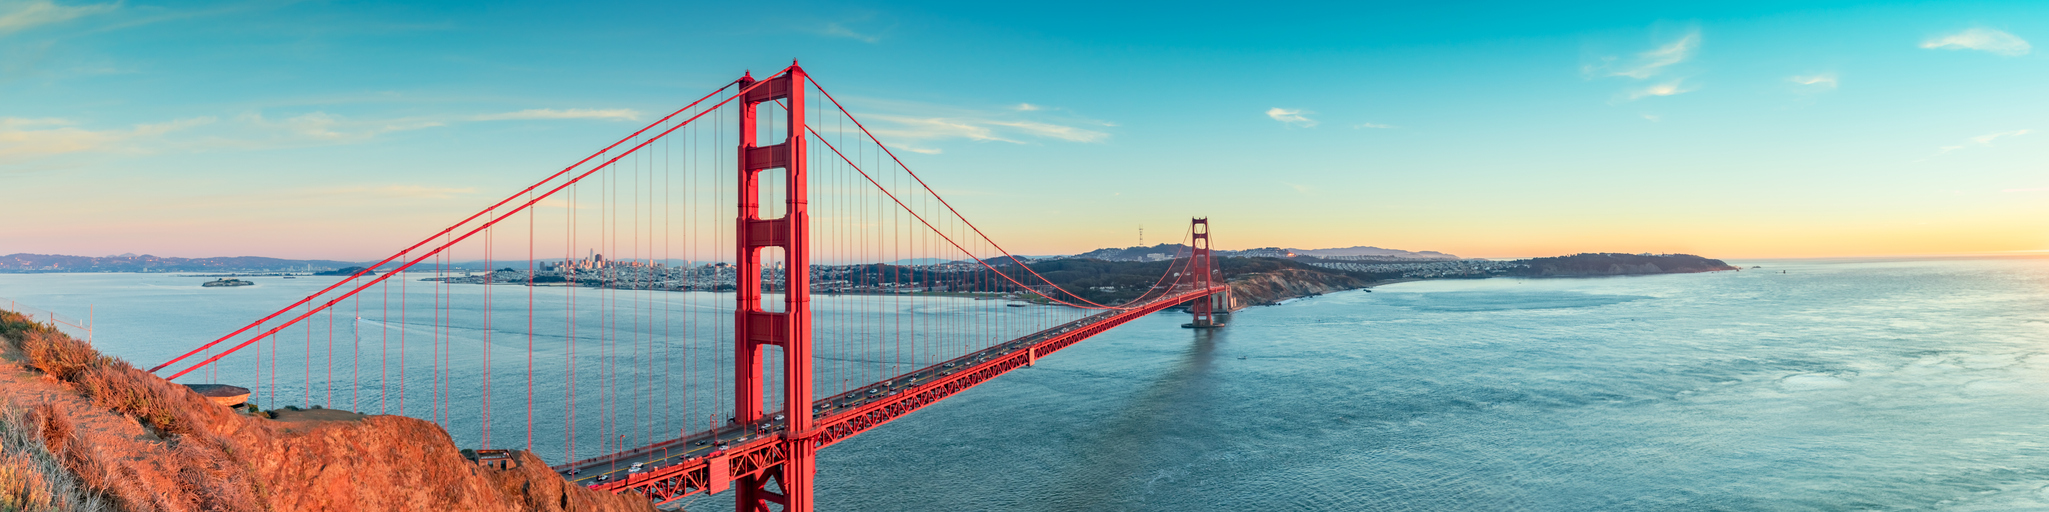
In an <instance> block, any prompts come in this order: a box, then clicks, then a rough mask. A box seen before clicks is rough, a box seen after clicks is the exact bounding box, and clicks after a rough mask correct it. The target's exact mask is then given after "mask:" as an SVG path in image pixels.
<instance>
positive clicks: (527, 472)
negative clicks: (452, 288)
mask: <svg viewBox="0 0 2049 512" xmlns="http://www.w3.org/2000/svg"><path fill="white" fill-rule="evenodd" d="M0 338H5V343H0V405H4V407H5V408H6V409H5V410H4V411H0V434H4V435H0V452H4V453H0V509H10V510H11V509H23V510H143V511H200V510H209V511H210V510H532V511H566V510H578V511H581V510H591V511H615V510H616V511H652V510H654V507H653V505H651V504H650V503H649V502H648V501H647V500H646V499H644V498H640V497H638V496H630V495H614V494H606V493H600V492H596V491H592V490H589V489H585V488H583V487H580V486H576V485H572V484H570V483H569V482H567V481H564V480H563V479H562V478H561V477H559V476H557V475H555V473H554V472H553V471H551V470H550V469H549V468H548V467H547V466H546V464H545V463H543V462H541V461H540V460H539V459H538V458H535V457H533V456H532V455H531V454H527V453H524V452H513V458H514V460H515V461H516V464H514V465H513V466H514V467H511V468H506V469H499V468H493V467H486V466H481V465H478V464H477V463H474V462H471V461H470V460H468V459H466V458H465V457H464V455H463V453H462V452H461V450H459V449H458V448H457V447H456V446H455V444H454V443H453V442H452V441H451V439H450V438H449V436H448V433H447V432H446V431H444V430H442V429H441V427H439V426H437V425H434V424H432V423H428V422H425V421H421V420H417V419H413V418H407V417H401V416H367V415H361V414H356V413H352V412H346V411H338V410H320V409H315V410H304V411H292V410H286V411H273V412H272V413H265V414H244V413H240V412H237V411H235V410H233V409H229V408H226V407H222V406H220V405H216V404H213V403H211V402H209V401H208V400H207V399H206V398H204V397H202V396H200V395H199V394H197V393H194V392H192V391H191V390H190V389H188V388H186V387H184V386H181V385H177V384H173V383H171V382H169V381H165V380H163V379H161V378H158V377H157V376H155V375H151V374H149V373H147V372H143V371H142V370H139V369H136V368H134V367H132V366H129V365H128V364H127V363H126V362H123V361H120V360H118V359H114V358H111V357H107V356H103V355H100V354H99V353H98V352H96V351H94V350H93V349H92V347H91V346H89V345H86V344H85V343H84V342H80V341H78V340H75V339H72V338H70V337H68V336H65V335H64V334H62V333H59V332H56V331H55V330H53V329H50V328H48V327H45V326H41V325H37V324H35V323H33V321H32V320H30V319H28V318H25V317H23V316H21V315H18V314H15V313H10V312H0ZM9 505H13V506H12V507H10V506H9Z"/></svg>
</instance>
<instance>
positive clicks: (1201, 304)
mask: <svg viewBox="0 0 2049 512" xmlns="http://www.w3.org/2000/svg"><path fill="white" fill-rule="evenodd" d="M1189 224H1190V225H1189V232H1191V233H1194V236H1195V240H1194V241H1193V242H1191V243H1193V244H1195V246H1194V247H1192V248H1190V255H1189V259H1188V270H1186V271H1187V272H1193V273H1195V286H1196V288H1200V289H1208V288H1209V287H1211V286H1215V280H1214V278H1213V276H1214V275H1215V273H1216V269H1215V267H1214V266H1213V265H1212V260H1211V259H1210V255H1209V249H1210V247H1209V217H1195V218H1192V219H1189ZM1216 301H1217V296H1216V295H1204V296H1202V298H1200V299H1196V301H1195V303H1194V304H1191V305H1189V307H1188V312H1189V313H1193V314H1194V315H1195V322H1193V323H1190V324H1188V327H1192V328H1196V329H1208V328H1212V327H1220V326H1222V324H1218V323H1217V322H1216Z"/></svg>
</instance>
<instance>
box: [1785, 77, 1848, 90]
mask: <svg viewBox="0 0 2049 512" xmlns="http://www.w3.org/2000/svg"><path fill="white" fill-rule="evenodd" d="M1786 81H1789V82H1793V83H1796V84H1800V85H1811V86H1813V87H1811V88H1813V89H1825V90H1834V89H1835V88H1836V74H1835V73H1816V74H1812V75H1794V76H1790V77H1786Z"/></svg>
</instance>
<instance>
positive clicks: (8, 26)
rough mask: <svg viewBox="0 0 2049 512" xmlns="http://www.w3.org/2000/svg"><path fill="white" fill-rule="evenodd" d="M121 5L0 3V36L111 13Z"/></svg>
mask: <svg viewBox="0 0 2049 512" xmlns="http://www.w3.org/2000/svg"><path fill="white" fill-rule="evenodd" d="M119 6H120V4H118V3H114V4H93V5H78V6H64V5H57V4H56V3H55V2H51V1H50V0H28V1H26V2H0V36H4V35H7V34H12V33H15V32H20V31H23V30H28V29H31V28H35V27H37V26H41V25H50V24H55V23H63V22H66V21H71V20H73V19H77V18H80V17H83V16H90V15H93V14H99V13H103V12H111V11H113V10H114V9H115V8H117V7H119Z"/></svg>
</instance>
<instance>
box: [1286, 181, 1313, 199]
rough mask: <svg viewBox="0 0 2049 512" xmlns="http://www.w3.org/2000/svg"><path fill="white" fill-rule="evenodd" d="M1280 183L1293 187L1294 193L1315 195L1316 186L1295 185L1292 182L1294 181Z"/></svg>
mask: <svg viewBox="0 0 2049 512" xmlns="http://www.w3.org/2000/svg"><path fill="white" fill-rule="evenodd" d="M1281 184H1282V185H1287V186H1288V188H1292V189H1295V193H1297V194H1302V195H1305V196H1313V195H1316V187H1311V186H1308V185H1296V184H1294V183H1288V182H1285V181H1283V182H1281Z"/></svg>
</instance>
